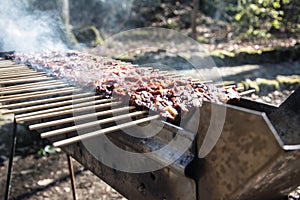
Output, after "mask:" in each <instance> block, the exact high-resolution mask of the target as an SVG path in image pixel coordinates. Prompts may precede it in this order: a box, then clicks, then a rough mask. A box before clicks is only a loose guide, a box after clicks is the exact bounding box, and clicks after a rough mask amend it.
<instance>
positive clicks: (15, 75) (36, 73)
mask: <svg viewBox="0 0 300 200" xmlns="http://www.w3.org/2000/svg"><path fill="white" fill-rule="evenodd" d="M30 75H45V73H43V72H35V71H32V72H27V73H17V74H12V75H2V74H1V75H0V78H1V79H3V78H15V77H23V76H30Z"/></svg>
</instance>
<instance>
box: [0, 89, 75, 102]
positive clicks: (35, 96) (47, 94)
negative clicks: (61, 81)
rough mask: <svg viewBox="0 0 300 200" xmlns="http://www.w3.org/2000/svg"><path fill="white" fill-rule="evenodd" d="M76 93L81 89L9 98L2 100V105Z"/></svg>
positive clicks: (0, 100)
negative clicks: (3, 103)
mask: <svg viewBox="0 0 300 200" xmlns="http://www.w3.org/2000/svg"><path fill="white" fill-rule="evenodd" d="M76 91H80V89H71V90H62V91H58V92H48V93H42V94H36V95H29V96H21V97H15V98H9V99H0V103H2V102H12V101H18V100H24V99H33V98H37V97H46V96H52V95H58V94H68V93H72V92H76Z"/></svg>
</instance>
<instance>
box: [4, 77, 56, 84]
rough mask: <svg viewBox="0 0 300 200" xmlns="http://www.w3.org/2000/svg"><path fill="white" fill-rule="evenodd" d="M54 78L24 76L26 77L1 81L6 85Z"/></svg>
mask: <svg viewBox="0 0 300 200" xmlns="http://www.w3.org/2000/svg"><path fill="white" fill-rule="evenodd" d="M50 79H52V78H50V77H46V76H45V77H37V78H34V77H33V78H24V79H19V80H6V81H0V84H2V85H5V84H14V83H15V84H16V83H26V82H27V83H29V82H35V81H43V80H50Z"/></svg>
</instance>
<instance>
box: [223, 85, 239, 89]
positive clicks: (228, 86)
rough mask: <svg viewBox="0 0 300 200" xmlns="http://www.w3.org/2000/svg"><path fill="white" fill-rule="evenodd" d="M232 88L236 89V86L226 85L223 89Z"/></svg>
mask: <svg viewBox="0 0 300 200" xmlns="http://www.w3.org/2000/svg"><path fill="white" fill-rule="evenodd" d="M233 87H236V85H227V86H224V87H223V88H224V89H229V88H233Z"/></svg>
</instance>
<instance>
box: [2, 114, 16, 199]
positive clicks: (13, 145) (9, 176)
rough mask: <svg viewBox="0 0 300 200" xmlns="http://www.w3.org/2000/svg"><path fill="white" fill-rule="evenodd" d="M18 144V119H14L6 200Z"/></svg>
mask: <svg viewBox="0 0 300 200" xmlns="http://www.w3.org/2000/svg"><path fill="white" fill-rule="evenodd" d="M16 142H17V123H16V119H15V117H14V123H13V130H12V142H11V147H10V156H9V162H8V169H7V178H6V188H5V200H8V199H9V194H10V188H11V174H12V170H13V159H14V155H15V149H16Z"/></svg>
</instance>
